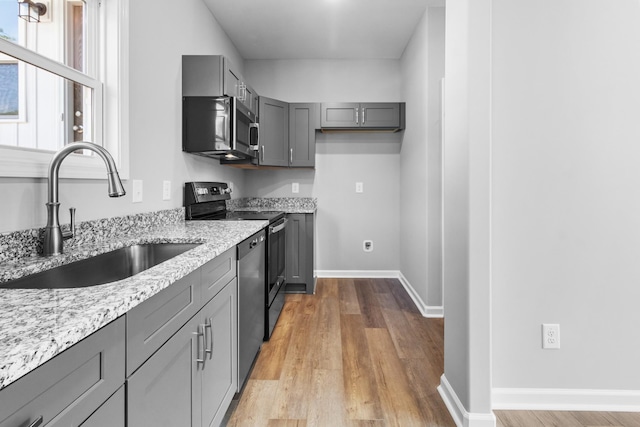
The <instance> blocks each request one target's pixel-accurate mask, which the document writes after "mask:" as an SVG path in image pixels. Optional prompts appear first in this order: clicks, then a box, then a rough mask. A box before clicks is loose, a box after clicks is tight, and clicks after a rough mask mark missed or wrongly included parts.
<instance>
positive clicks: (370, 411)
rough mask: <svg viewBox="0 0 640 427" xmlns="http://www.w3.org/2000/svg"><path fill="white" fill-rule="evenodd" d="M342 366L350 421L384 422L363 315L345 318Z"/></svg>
mask: <svg viewBox="0 0 640 427" xmlns="http://www.w3.org/2000/svg"><path fill="white" fill-rule="evenodd" d="M340 318H341V322H340V324H341V334H342V366H343V377H344V378H343V380H344V394H345V408H346V411H347V414H348V418H349V419H355V420H380V419H382V407H381V406H380V399H379V398H378V394H377V392H376V388H377V386H376V381H375V377H374V376H373V375H371V374H372V372H373V366H372V362H371V355H370V353H369V346H368V343H367V336H366V333H365V328H364V322H363V321H362V316H360V315H357V314H343V315H342V316H341V317H340Z"/></svg>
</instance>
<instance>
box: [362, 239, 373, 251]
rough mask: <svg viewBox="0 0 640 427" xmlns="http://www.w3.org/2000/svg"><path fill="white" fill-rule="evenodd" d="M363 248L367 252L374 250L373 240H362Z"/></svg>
mask: <svg viewBox="0 0 640 427" xmlns="http://www.w3.org/2000/svg"><path fill="white" fill-rule="evenodd" d="M362 250H363V251H365V252H373V240H365V241H364V242H362Z"/></svg>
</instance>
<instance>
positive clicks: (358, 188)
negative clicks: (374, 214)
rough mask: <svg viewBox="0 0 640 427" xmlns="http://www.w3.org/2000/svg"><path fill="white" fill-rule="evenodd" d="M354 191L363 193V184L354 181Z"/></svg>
mask: <svg viewBox="0 0 640 427" xmlns="http://www.w3.org/2000/svg"><path fill="white" fill-rule="evenodd" d="M356 193H364V184H363V183H361V182H356Z"/></svg>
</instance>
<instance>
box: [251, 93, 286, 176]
mask: <svg viewBox="0 0 640 427" xmlns="http://www.w3.org/2000/svg"><path fill="white" fill-rule="evenodd" d="M258 161H259V164H260V165H263V166H289V105H288V104H287V103H286V102H282V101H278V100H277V99H271V98H266V97H264V96H261V97H260V152H259V157H258Z"/></svg>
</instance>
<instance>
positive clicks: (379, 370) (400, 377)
mask: <svg viewBox="0 0 640 427" xmlns="http://www.w3.org/2000/svg"><path fill="white" fill-rule="evenodd" d="M366 334H367V342H368V343H369V350H370V352H371V359H372V362H373V372H374V374H375V377H376V383H377V386H378V387H377V390H378V395H379V398H380V403H381V405H382V409H383V411H384V417H385V420H386V422H387V425H389V426H397V427H409V426H424V425H425V420H424V418H423V414H422V413H421V411H420V409H419V404H418V402H417V400H416V397H415V393H414V391H413V389H412V387H411V385H410V384H409V381H408V378H407V376H406V374H405V372H404V368H403V365H402V362H401V360H400V358H399V357H398V355H397V354H396V351H395V347H394V346H393V341H392V339H391V336H390V335H389V332H388V331H387V330H385V329H371V328H370V329H367V330H366Z"/></svg>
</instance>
